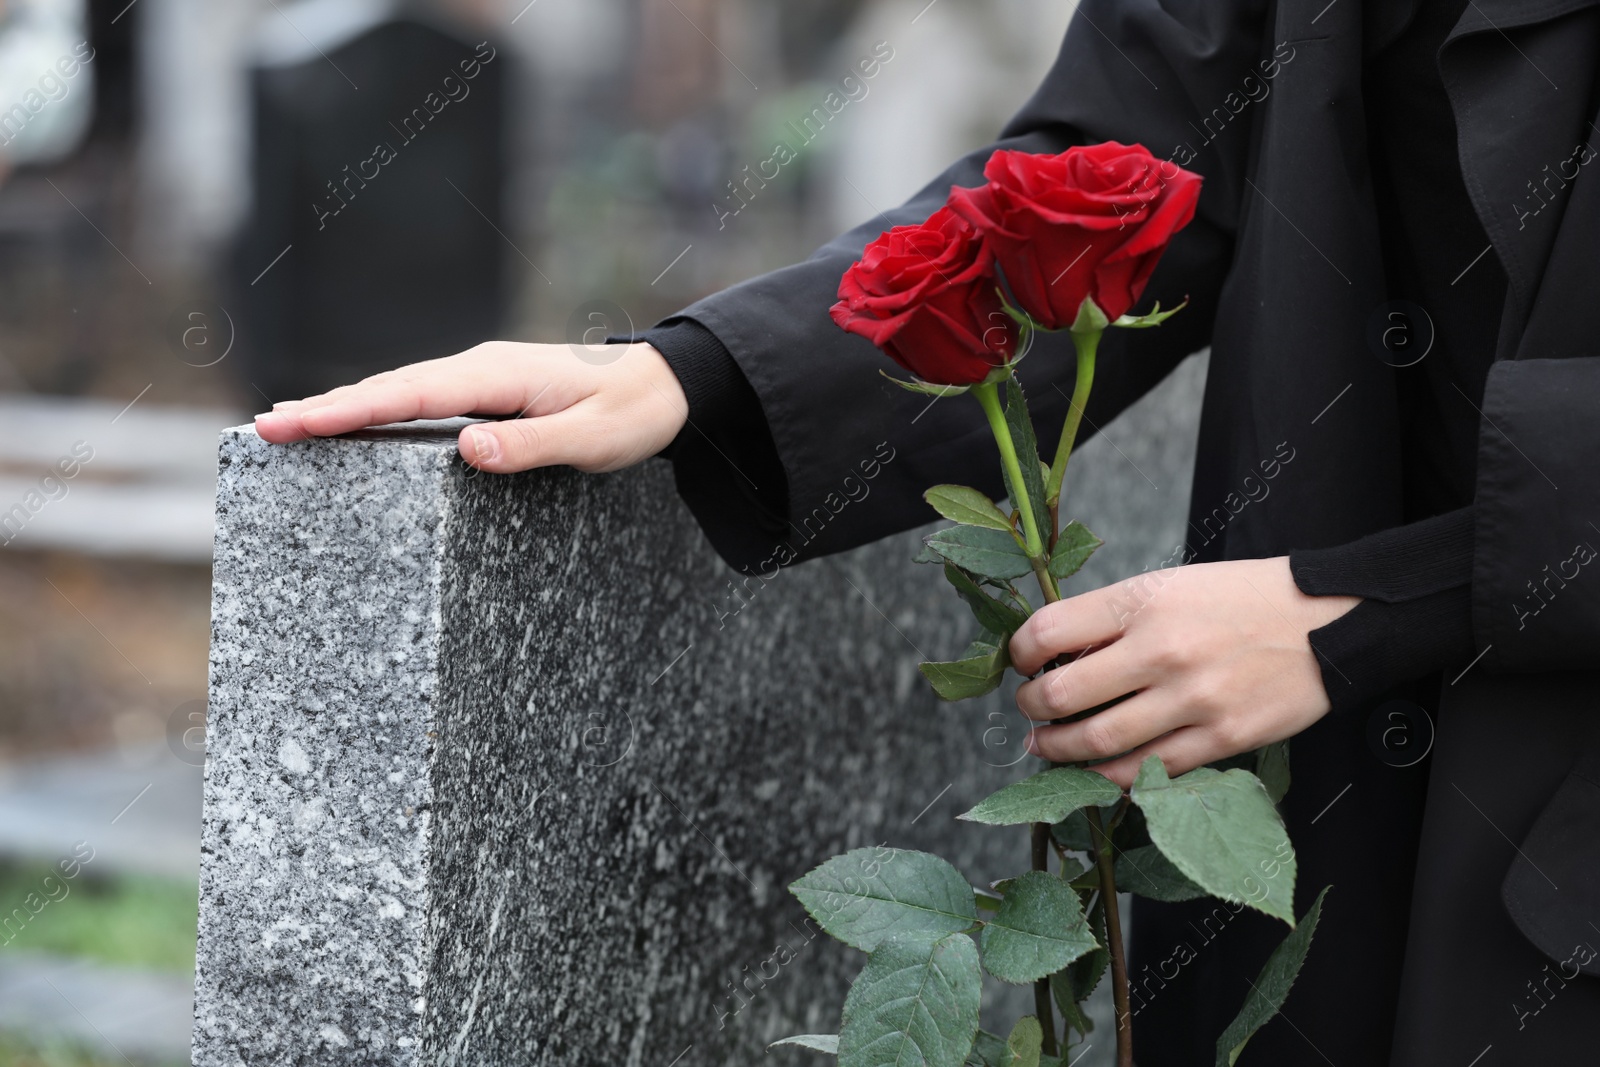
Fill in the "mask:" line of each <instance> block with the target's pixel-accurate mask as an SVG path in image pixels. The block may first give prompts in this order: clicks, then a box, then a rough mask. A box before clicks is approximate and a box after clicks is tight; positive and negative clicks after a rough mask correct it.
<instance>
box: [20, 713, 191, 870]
mask: <svg viewBox="0 0 1600 1067" xmlns="http://www.w3.org/2000/svg"><path fill="white" fill-rule="evenodd" d="M200 787H201V771H200V768H199V767H197V766H193V765H191V764H189V763H185V762H184V761H182V760H179V759H178V758H177V757H175V756H174V755H173V754H172V752H171V751H170V750H169V749H168V747H167V746H166V745H165V744H160V743H158V744H156V745H149V746H146V745H140V746H137V747H130V748H126V749H111V750H107V751H100V752H86V753H82V754H75V755H70V756H58V757H53V758H50V759H41V760H30V761H28V762H26V763H21V762H19V763H11V764H0V856H7V857H14V858H26V859H37V860H45V861H47V862H49V861H54V860H57V859H59V858H60V857H62V856H65V855H68V854H70V853H71V852H72V851H73V846H74V845H76V844H77V843H78V842H80V841H81V842H84V843H86V844H87V845H88V846H89V847H90V848H92V849H93V850H94V860H93V862H92V865H91V866H92V869H93V870H94V871H95V872H97V873H98V874H101V875H110V874H115V873H119V872H123V871H132V872H138V873H142V874H155V875H162V876H165V877H170V878H179V879H183V880H185V881H188V880H191V879H193V878H194V877H195V874H196V872H197V871H198V870H199V866H200Z"/></svg>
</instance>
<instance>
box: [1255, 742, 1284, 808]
mask: <svg viewBox="0 0 1600 1067" xmlns="http://www.w3.org/2000/svg"><path fill="white" fill-rule="evenodd" d="M1256 777H1257V778H1259V779H1261V784H1262V785H1264V786H1266V787H1267V796H1269V797H1271V798H1272V802H1273V803H1274V804H1281V803H1282V802H1283V798H1284V795H1285V794H1286V793H1288V792H1289V742H1288V740H1287V739H1285V740H1283V741H1274V742H1273V743H1272V744H1270V745H1265V746H1263V747H1261V748H1258V749H1256Z"/></svg>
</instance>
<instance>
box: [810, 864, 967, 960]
mask: <svg viewBox="0 0 1600 1067" xmlns="http://www.w3.org/2000/svg"><path fill="white" fill-rule="evenodd" d="M789 892H791V893H793V894H794V895H795V897H796V899H798V900H799V901H800V903H801V904H802V905H804V906H805V909H806V911H807V912H809V913H810V914H811V917H812V918H813V919H816V920H817V922H818V924H820V925H821V927H822V928H823V929H824V930H826V931H828V933H830V934H832V935H833V936H834V937H836V938H838V939H839V940H840V941H843V942H844V943H845V944H847V945H850V946H852V947H853V948H859V949H861V950H862V951H863V952H871V951H872V950H873V949H875V948H877V947H878V945H879V944H880V943H882V942H883V941H885V940H888V939H890V938H922V939H924V940H927V939H931V938H936V937H942V936H944V935H945V934H951V933H955V932H956V931H959V930H965V929H967V928H969V927H970V926H972V925H973V923H975V922H976V921H977V918H978V912H977V906H976V905H975V904H974V902H973V899H972V886H971V885H970V884H969V883H968V882H967V880H966V879H965V878H963V877H962V876H961V872H960V871H957V870H956V869H955V868H954V867H952V866H950V864H948V863H946V862H945V861H944V860H942V859H940V858H939V857H938V856H933V855H930V854H928V853H926V852H909V851H906V850H904V849H898V848H881V847H875V848H857V849H852V850H851V851H849V852H846V853H845V854H844V855H842V856H835V857H833V858H832V859H831V860H829V861H828V862H826V863H824V864H822V866H820V867H817V868H816V869H814V870H812V871H810V872H809V873H808V874H806V875H805V876H804V877H802V878H800V879H799V880H798V881H796V882H794V883H792V884H791V885H790V886H789Z"/></svg>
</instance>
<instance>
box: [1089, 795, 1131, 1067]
mask: <svg viewBox="0 0 1600 1067" xmlns="http://www.w3.org/2000/svg"><path fill="white" fill-rule="evenodd" d="M1123 803H1126V801H1125V800H1124V801H1123ZM1084 814H1085V815H1086V816H1087V817H1088V820H1089V840H1090V842H1091V843H1093V845H1094V865H1095V869H1096V870H1097V871H1098V873H1099V875H1100V900H1101V902H1102V903H1103V904H1104V905H1105V916H1106V940H1107V941H1108V942H1110V944H1109V945H1108V946H1107V947H1108V948H1110V950H1111V1003H1112V1009H1113V1011H1114V1012H1115V1013H1116V1021H1117V1067H1133V1016H1132V1015H1131V1014H1130V1013H1129V1010H1128V962H1127V959H1126V957H1125V955H1124V953H1125V951H1126V949H1125V948H1124V946H1123V943H1122V909H1121V908H1119V907H1118V906H1117V877H1116V868H1115V866H1114V865H1113V861H1112V855H1111V835H1110V833H1109V832H1108V831H1106V830H1105V829H1104V828H1103V827H1102V825H1101V822H1100V809H1099V808H1096V807H1094V806H1092V805H1091V806H1090V807H1088V808H1085V809H1084ZM1120 815H1121V811H1120V810H1119V811H1118V812H1117V816H1114V817H1113V822H1115V821H1116V819H1117V817H1120Z"/></svg>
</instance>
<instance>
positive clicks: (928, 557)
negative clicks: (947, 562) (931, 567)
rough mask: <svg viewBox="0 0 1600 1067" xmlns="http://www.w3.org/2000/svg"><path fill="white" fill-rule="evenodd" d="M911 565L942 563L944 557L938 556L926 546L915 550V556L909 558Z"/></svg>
mask: <svg viewBox="0 0 1600 1067" xmlns="http://www.w3.org/2000/svg"><path fill="white" fill-rule="evenodd" d="M911 562H912V563H943V562H944V557H943V556H941V555H939V553H937V552H935V551H934V550H933V549H931V548H929V547H928V546H927V545H923V546H922V547H921V548H919V549H917V554H916V555H914V556H912V557H911Z"/></svg>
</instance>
